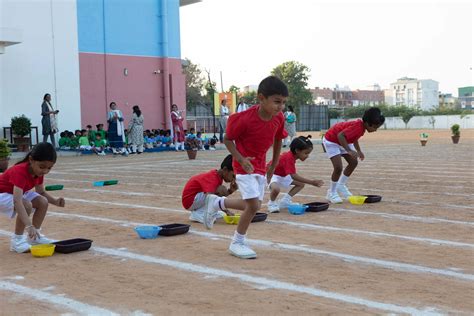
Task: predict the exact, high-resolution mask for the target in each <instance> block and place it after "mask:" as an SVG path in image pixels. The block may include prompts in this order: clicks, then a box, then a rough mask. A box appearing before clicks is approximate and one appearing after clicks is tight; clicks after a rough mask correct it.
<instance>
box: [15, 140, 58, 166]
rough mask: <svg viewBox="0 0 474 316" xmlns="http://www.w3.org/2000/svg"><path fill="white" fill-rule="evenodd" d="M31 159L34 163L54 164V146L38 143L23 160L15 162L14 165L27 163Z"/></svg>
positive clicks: (55, 156) (55, 157)
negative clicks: (47, 162) (49, 162)
mask: <svg viewBox="0 0 474 316" xmlns="http://www.w3.org/2000/svg"><path fill="white" fill-rule="evenodd" d="M30 157H31V159H33V160H35V161H51V162H53V163H56V159H57V155H56V150H55V149H54V146H53V145H51V144H50V143H38V144H36V145H35V147H33V149H32V150H31V151H30V152H29V153H28V154H27V155H26V156H25V158H23V160H21V161H19V162H17V163H16V164H17V165H18V164H20V163H24V162H29V161H30Z"/></svg>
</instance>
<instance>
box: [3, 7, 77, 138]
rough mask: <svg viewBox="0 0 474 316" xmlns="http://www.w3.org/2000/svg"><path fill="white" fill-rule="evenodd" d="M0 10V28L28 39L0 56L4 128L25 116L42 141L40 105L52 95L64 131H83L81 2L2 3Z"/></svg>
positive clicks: (24, 39) (7, 49)
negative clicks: (12, 31) (80, 85)
mask: <svg viewBox="0 0 474 316" xmlns="http://www.w3.org/2000/svg"><path fill="white" fill-rule="evenodd" d="M0 8H1V10H0V27H11V28H17V29H20V30H21V31H22V40H23V42H22V43H21V44H17V45H13V46H9V47H7V48H6V50H5V54H2V55H0V111H1V115H0V127H4V126H10V119H11V117H13V116H16V115H20V114H25V115H26V116H27V117H29V118H30V119H31V121H32V124H33V125H34V126H38V129H39V133H40V137H41V103H42V99H43V95H44V94H45V93H50V94H51V96H52V104H53V107H54V108H57V109H58V110H59V111H60V113H59V116H58V125H59V129H60V130H64V129H69V130H71V129H76V128H79V127H80V122H81V117H80V116H81V111H80V90H79V53H78V39H77V13H76V1H75V0H62V1H50V0H23V1H17V0H0ZM51 21H53V23H52V22H51ZM53 39H54V41H53ZM2 133H3V129H2V131H1V132H0V135H1V134H2Z"/></svg>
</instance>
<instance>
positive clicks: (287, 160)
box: [267, 150, 296, 177]
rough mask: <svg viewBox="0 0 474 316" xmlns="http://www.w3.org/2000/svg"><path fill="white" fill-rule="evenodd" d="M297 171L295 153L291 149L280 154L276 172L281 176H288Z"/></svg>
mask: <svg viewBox="0 0 474 316" xmlns="http://www.w3.org/2000/svg"><path fill="white" fill-rule="evenodd" d="M271 163H272V162H271V161H270V162H269V163H268V164H267V169H268V167H269V166H270V165H271ZM295 173H296V158H295V155H293V153H292V152H291V150H290V151H288V152H286V153H283V154H281V155H280V159H279V160H278V166H276V168H275V172H274V174H276V175H277V176H280V177H286V176H287V175H289V174H295Z"/></svg>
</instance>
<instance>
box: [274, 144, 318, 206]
mask: <svg viewBox="0 0 474 316" xmlns="http://www.w3.org/2000/svg"><path fill="white" fill-rule="evenodd" d="M311 151H313V143H312V142H311V135H308V136H307V137H304V136H300V137H298V138H295V139H293V141H292V142H291V144H290V151H288V152H286V153H283V154H281V155H280V160H279V162H278V166H277V167H276V168H275V173H274V174H273V176H272V179H271V180H270V185H269V188H270V201H269V202H268V211H269V212H270V213H277V212H279V211H280V209H284V208H286V207H288V205H290V204H291V203H292V202H291V198H292V197H293V196H295V194H296V193H298V192H300V191H301V190H302V189H303V188H304V185H305V184H309V185H314V186H316V187H321V186H322V185H323V184H324V182H323V181H322V180H311V179H307V178H305V177H302V176H300V175H299V174H297V173H296V160H297V159H299V160H301V161H305V160H306V159H307V158H308V157H309V155H310V154H311ZM270 166H271V162H270V163H269V164H268V167H270ZM290 186H293V187H292V188H291V190H290V191H289V192H288V193H285V195H283V197H282V198H281V199H280V201H279V202H276V201H275V200H276V198H277V197H278V194H279V193H280V190H281V189H282V188H283V189H288V188H289V187H290Z"/></svg>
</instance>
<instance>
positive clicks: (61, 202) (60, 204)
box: [54, 198, 66, 207]
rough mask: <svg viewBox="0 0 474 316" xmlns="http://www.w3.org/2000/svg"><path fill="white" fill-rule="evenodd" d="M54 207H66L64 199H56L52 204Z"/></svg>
mask: <svg viewBox="0 0 474 316" xmlns="http://www.w3.org/2000/svg"><path fill="white" fill-rule="evenodd" d="M54 205H56V206H59V207H64V205H66V201H65V200H64V198H57V199H56V201H55V202H54Z"/></svg>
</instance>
